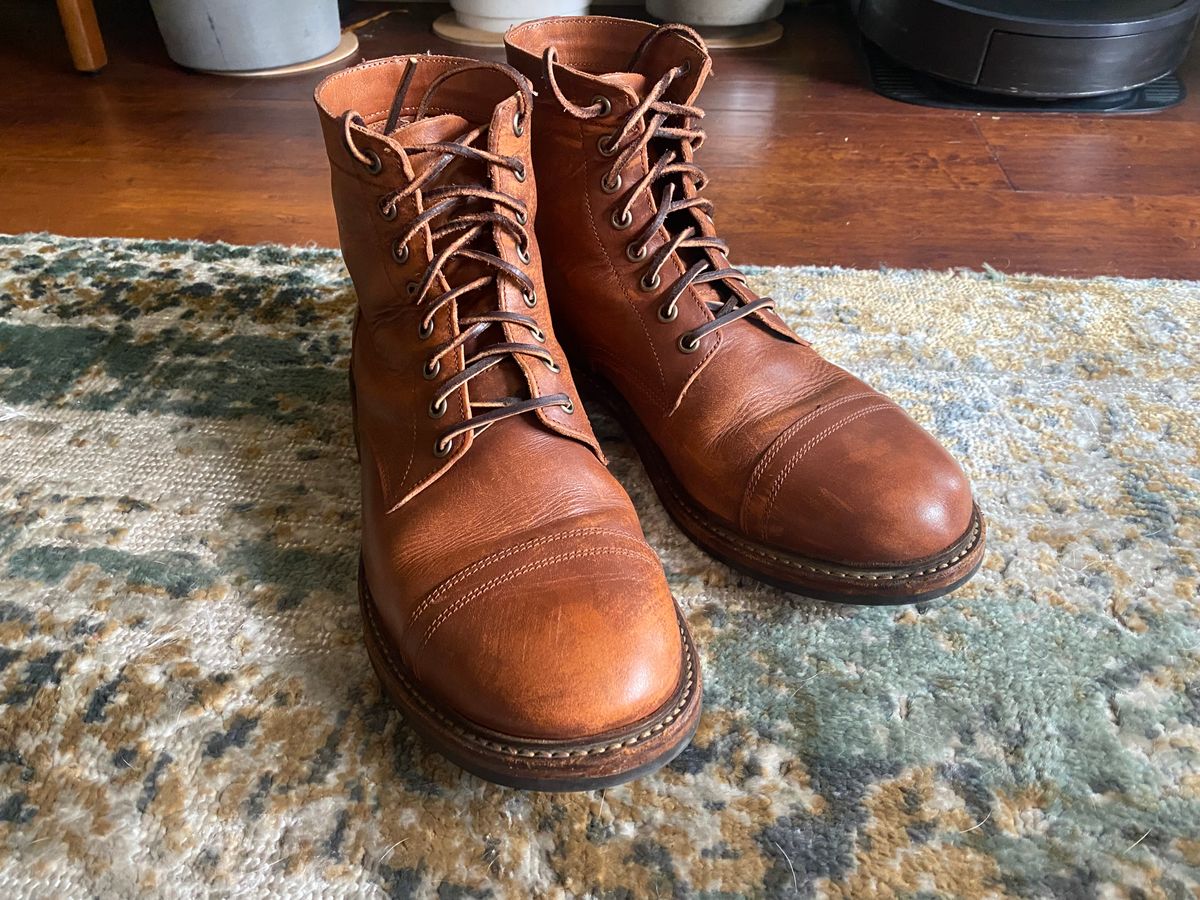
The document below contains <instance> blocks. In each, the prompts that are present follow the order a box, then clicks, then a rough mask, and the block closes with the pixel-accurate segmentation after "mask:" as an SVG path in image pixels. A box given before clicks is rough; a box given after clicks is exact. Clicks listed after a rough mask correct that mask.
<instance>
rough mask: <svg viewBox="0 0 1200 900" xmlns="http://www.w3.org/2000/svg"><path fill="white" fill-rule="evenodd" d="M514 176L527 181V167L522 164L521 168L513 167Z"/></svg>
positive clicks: (518, 179)
mask: <svg viewBox="0 0 1200 900" xmlns="http://www.w3.org/2000/svg"><path fill="white" fill-rule="evenodd" d="M513 178H515V179H517V181H521V182H524V181H525V167H524V166H521V168H519V169H513Z"/></svg>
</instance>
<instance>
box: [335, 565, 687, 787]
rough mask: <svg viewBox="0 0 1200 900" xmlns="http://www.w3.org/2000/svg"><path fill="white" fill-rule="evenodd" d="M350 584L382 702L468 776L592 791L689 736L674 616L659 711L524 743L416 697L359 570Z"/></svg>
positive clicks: (670, 754) (630, 775) (662, 761)
mask: <svg viewBox="0 0 1200 900" xmlns="http://www.w3.org/2000/svg"><path fill="white" fill-rule="evenodd" d="M358 584H359V591H358V596H359V605H360V607H361V611H362V616H363V631H364V635H365V639H366V645H367V654H368V656H369V657H370V659H371V665H372V666H373V667H374V669H375V674H376V675H377V676H378V677H379V680H380V683H381V684H382V685H383V688H384V690H385V692H386V693H387V695H388V697H389V698H390V699H391V701H392V702H393V703H394V704H395V705H396V707H397V708H398V709H399V710H400V712H401V713H402V714H403V715H404V718H405V719H406V720H407V721H408V723H409V725H411V726H412V728H413V730H414V731H416V733H417V734H418V735H419V736H420V737H421V738H422V740H424V741H425V742H426V743H427V744H429V745H430V746H431V747H432V748H433V749H435V750H437V751H438V752H439V753H440V754H442V756H444V757H446V758H447V759H448V760H450V761H451V762H453V763H455V764H456V765H458V766H460V767H462V768H463V769H465V770H467V771H468V772H470V773H472V774H473V775H478V776H479V777H480V778H483V779H485V780H487V781H491V782H495V783H496V784H502V785H505V786H507V787H512V788H519V789H521V790H528V791H591V790H598V789H600V788H607V787H612V786H614V785H618V784H623V783H624V782H627V781H632V780H633V779H635V778H640V777H641V776H643V775H648V774H650V773H651V772H654V771H655V770H657V769H659V768H661V767H663V766H665V765H666V764H667V763H669V762H670V761H671V760H673V759H674V758H675V757H676V756H678V755H679V754H680V753H681V752H682V751H683V749H684V748H685V747H686V746H687V745H688V743H689V742H690V741H691V739H692V735H693V734H695V732H696V726H697V725H698V724H699V721H700V700H701V687H700V660H699V657H698V656H697V654H696V648H695V645H694V644H693V643H692V637H691V634H690V633H689V631H688V628H687V624H686V622H685V621H684V620H683V617H682V615H680V617H679V631H680V635H681V641H682V646H683V657H684V659H683V667H682V676H681V678H680V682H679V685H678V687H677V688H676V690H675V693H674V694H673V695H672V697H671V698H670V699H669V700H668V701H667V703H665V704H664V705H663V707H662V708H661V709H659V710H658V711H656V712H655V713H654V714H652V715H650V716H647V717H646V718H645V719H643V720H642V721H640V722H637V723H635V724H634V725H631V726H629V727H627V728H622V729H620V730H619V731H613V732H609V733H607V734H602V735H596V736H593V737H589V738H587V739H586V740H581V741H547V740H531V739H528V738H520V737H515V736H513V735H507V734H502V733H500V732H496V731H492V730H490V729H487V728H484V727H483V726H481V725H477V724H475V723H473V722H470V721H468V720H466V719H464V718H462V717H460V716H456V715H455V714H454V713H452V712H450V711H449V710H446V709H441V708H439V707H438V706H436V705H435V704H434V703H433V702H432V700H430V699H428V698H426V697H425V696H424V695H422V694H421V693H420V691H419V689H418V688H417V686H416V685H417V682H416V680H415V679H414V678H413V677H412V675H411V674H410V673H409V672H408V671H407V669H406V668H405V666H404V664H403V662H402V661H401V660H400V657H399V654H398V653H396V652H395V651H393V650H392V649H391V647H390V646H389V645H388V642H387V639H386V637H385V636H384V631H383V626H382V625H381V624H380V622H379V619H378V615H377V613H376V611H375V605H374V602H373V601H372V599H371V594H370V590H369V588H368V586H367V583H366V578H365V577H364V573H363V572H362V570H361V568H360V570H359V579H358Z"/></svg>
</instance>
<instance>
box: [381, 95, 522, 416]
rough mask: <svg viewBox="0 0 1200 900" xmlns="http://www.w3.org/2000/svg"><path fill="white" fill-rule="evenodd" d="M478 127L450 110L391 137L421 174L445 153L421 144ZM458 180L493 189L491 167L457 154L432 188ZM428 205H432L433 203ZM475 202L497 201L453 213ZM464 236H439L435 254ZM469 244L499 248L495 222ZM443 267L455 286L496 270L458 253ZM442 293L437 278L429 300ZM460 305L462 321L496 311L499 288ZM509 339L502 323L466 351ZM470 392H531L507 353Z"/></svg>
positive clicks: (483, 398)
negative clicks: (505, 335) (458, 256)
mask: <svg viewBox="0 0 1200 900" xmlns="http://www.w3.org/2000/svg"><path fill="white" fill-rule="evenodd" d="M478 127H479V126H477V125H475V124H473V123H472V122H470V121H469V120H467V119H464V118H463V117H462V116H456V115H450V114H445V115H437V116H429V117H427V118H423V119H418V120H417V121H415V122H409V123H407V124H402V125H400V126H399V127H398V128H396V130H395V131H393V132H392V134H391V137H392V138H393V140H395V141H396V142H397V143H398V144H399V145H400V146H402V147H404V148H405V153H406V154H407V156H408V160H409V164H410V165H411V166H412V168H413V172H414V174H420V173H421V172H423V171H425V170H426V169H427V168H428V167H429V166H431V165H433V164H434V163H436V162H437V161H438V160H439V159H440V158H441V154H440V153H438V152H437V151H436V150H428V151H422V150H419V149H415V148H416V147H417V146H418V145H420V144H436V143H450V142H455V141H458V140H460V139H462V138H464V137H466V136H467V135H469V134H470V133H471V132H473V131H475V130H476V128H478ZM487 139H488V135H487V134H481V135H479V136H478V137H477V138H476V139H475V140H474V141H473V142H472V144H471V146H474V147H478V148H486V147H487V144H488V140H487ZM454 184H465V185H471V186H473V187H482V188H487V189H490V187H491V179H490V178H489V177H488V172H487V166H486V165H484V164H483V163H479V162H475V161H473V160H468V159H462V158H460V157H456V158H455V159H454V161H453V162H451V163H450V165H448V166H447V167H446V168H445V169H444V170H443V171H442V172H441V173H440V174H439V175H438V176H437V177H436V178H434V180H433V181H432V182H431V183H430V184H429V186H428V187H427V190H436V189H437V188H443V187H449V186H450V185H454ZM425 205H426V207H428V204H425ZM475 206H478V209H479V210H484V209H489V208H490V206H491V204H489V203H486V202H485V201H482V200H476V201H471V203H470V204H459V205H458V206H456V207H455V208H454V209H452V210H451V211H450V218H456V217H458V216H461V215H463V214H465V213H467V212H468V211H470V210H471V209H472V208H473V207H475ZM446 221H447V218H446V217H445V216H439V217H437V218H436V219H434V220H433V221H432V222H431V223H430V230H437V228H439V227H440V226H442V225H444V224H445V223H446ZM461 235H462V232H457V233H454V234H451V235H450V236H448V237H445V238H441V239H440V240H438V241H436V242H435V244H434V248H433V252H434V256H435V257H436V255H437V254H438V253H439V252H440V251H441V250H443V249H444V248H445V247H446V246H447V245H448V244H450V243H451V242H453V241H454V240H456V239H457V238H459V237H461ZM469 246H472V247H474V248H475V249H479V250H482V251H484V252H485V253H496V252H497V247H496V245H495V242H494V240H493V238H492V231H491V228H490V227H489V228H488V229H487V230H486V231H485V233H484V234H483V235H481V236H480V237H478V238H476V239H475V240H474V241H472V242H471V244H470V245H469ZM442 271H443V274H444V275H445V277H446V280H447V281H448V282H449V283H450V286H451V287H457V286H458V285H462V284H466V283H467V282H470V281H474V280H475V279H477V278H479V277H480V276H483V275H493V274H494V273H495V271H496V270H495V269H492V268H490V267H488V266H485V265H483V264H482V263H479V262H476V261H474V260H470V259H461V258H456V259H453V260H451V261H450V263H449V264H448V265H447V266H446V267H445V268H444V269H443V270H442ZM441 292H442V288H441V286H440V285H439V284H437V283H436V282H435V284H434V286H433V287H432V288H431V291H430V296H429V299H430V300H432V299H434V298H436V297H437V296H438V294H440V293H441ZM457 306H458V317H459V319H460V320H461V319H463V318H465V317H467V316H472V315H479V314H481V313H485V312H494V311H496V309H498V307H499V299H498V296H497V291H496V288H495V287H494V286H488V287H484V288H480V289H478V290H475V291H471V292H470V293H468V294H466V295H464V296H463V297H461V298H459V300H458V301H457ZM503 340H504V335H503V332H502V330H501V326H499V325H491V326H489V327H488V329H487V330H486V331H485V332H483V334H482V335H480V336H479V337H477V338H474V339H472V340H470V341H468V342H467V343H466V344H465V345H464V347H463V351H464V353H465V355H466V357H467V358H468V359H469V358H470V357H471V356H473V355H475V354H476V353H478V352H479V350H481V349H482V348H484V347H486V346H489V345H491V344H495V343H498V342H500V341H503ZM470 392H471V399H472V402H474V403H479V402H487V401H496V400H501V399H503V398H505V397H519V398H522V399H524V398H525V397H526V396H527V395H528V393H529V391H528V387H527V386H526V380H525V377H524V373H522V372H521V369H520V366H518V365H517V363H516V362H515V360H513V359H512V357H505V358H504V359H503V361H502V362H500V364H499V365H496V366H493V367H492V368H491V369H489V370H488V371H486V372H483V373H482V374H480V375H477V376H475V377H474V378H472V379H471V383H470Z"/></svg>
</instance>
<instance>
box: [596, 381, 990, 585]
mask: <svg viewBox="0 0 1200 900" xmlns="http://www.w3.org/2000/svg"><path fill="white" fill-rule="evenodd" d="M574 373H575V380H576V382H577V383H578V384H579V385H580V387H581V389H583V390H584V391H585V392H586V393H587V394H588V395H590V396H593V397H595V398H597V399H599V400H600V401H601V402H602V403H604V405H605V406H607V407H608V408H609V409H610V410H611V411H612V412H613V415H614V416H615V417H616V419H617V421H618V422H619V423H620V425H621V427H622V428H623V429H624V430H625V433H626V434H627V435H629V438H630V440H631V441H632V443H633V446H634V449H636V450H637V453H638V456H639V457H640V458H641V461H642V466H643V467H644V468H645V470H646V474H647V475H648V476H649V478H650V483H651V484H652V485H653V486H654V491H655V493H656V494H658V499H659V500H660V501H661V502H662V504H663V507H664V508H665V509H666V511H667V514H668V515H669V516H670V517H671V519H672V521H674V522H675V524H676V525H677V526H678V527H679V529H680V530H681V531H682V532H683V533H684V534H685V535H687V537H688V539H689V540H691V541H692V543H694V544H696V546H698V547H700V549H702V550H704V551H705V552H706V553H708V554H709V555H711V556H713V557H715V558H716V559H718V560H720V561H721V562H723V563H725V564H726V565H728V566H729V567H731V568H733V569H735V570H737V571H739V572H743V573H745V574H747V575H750V576H751V577H753V578H756V579H758V580H759V581H762V582H764V583H766V584H769V585H771V586H772V587H776V588H779V589H780V590H784V591H788V592H790V593H795V594H800V595H802V596H805V597H812V598H814V599H816V600H826V601H830V602H833V603H847V604H851V605H855V606H898V605H902V604H909V603H922V602H925V601H927V600H935V599H937V598H938V597H942V596H945V595H946V594H949V593H951V592H952V591H955V590H957V589H958V588H960V587H962V585H964V584H965V583H966V582H967V581H969V580H970V579H971V577H972V576H973V575H974V574H975V572H976V571H978V569H979V566H980V565H981V564H982V562H983V551H984V546H985V544H986V536H987V524H986V522H985V521H984V518H983V514H982V513H981V512H980V511H979V508H978V507H975V508H974V509H973V511H972V516H971V524H970V526H969V527H968V528H967V531H966V532H965V533H964V534H963V535H962V536H961V537H960V538H959V539H958V540H957V541H955V542H954V544H953V545H951V546H950V547H949V548H947V549H946V550H945V551H943V552H942V553H939V554H937V555H936V556H933V557H930V558H928V559H924V560H918V561H916V562H913V563H910V564H908V565H905V566H893V567H872V568H865V567H862V568H860V567H855V566H848V565H846V564H844V563H837V562H829V561H827V560H820V559H811V558H808V557H804V556H798V555H796V554H792V553H788V552H786V551H783V550H780V549H778V548H775V547H771V546H768V545H765V544H761V543H758V542H756V541H754V540H752V539H750V538H748V537H747V536H746V535H744V534H742V533H740V532H736V531H734V530H733V529H731V528H729V527H727V526H726V525H724V524H723V523H722V522H720V521H718V520H716V519H715V518H714V517H713V516H712V514H711V513H708V512H707V511H705V510H704V509H703V507H702V506H700V504H698V503H696V502H695V501H694V500H692V499H691V497H690V496H689V495H688V493H687V492H686V491H685V490H684V488H683V485H682V484H681V483H680V482H679V481H678V479H676V477H675V475H674V473H673V472H672V471H671V467H670V465H669V463H668V462H667V460H666V457H665V456H664V455H663V453H662V451H661V450H659V449H658V446H657V445H656V444H655V443H654V439H653V438H651V437H650V435H649V433H648V432H647V431H646V430H645V428H643V427H642V424H641V422H640V421H639V420H638V418H637V416H636V414H635V413H634V412H633V410H632V409H630V407H629V405H628V404H627V403H626V402H625V400H624V399H623V398H622V397H621V396H620V394H619V393H617V391H616V390H615V389H614V388H612V387H611V386H610V385H608V384H607V383H605V382H604V381H603V380H602V379H601V378H599V377H598V376H596V375H595V374H593V373H590V372H587V371H586V370H583V369H582V368H580V367H575V368H574Z"/></svg>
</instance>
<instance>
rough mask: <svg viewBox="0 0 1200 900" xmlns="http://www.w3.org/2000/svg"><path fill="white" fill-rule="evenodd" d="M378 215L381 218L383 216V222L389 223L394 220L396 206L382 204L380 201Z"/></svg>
mask: <svg viewBox="0 0 1200 900" xmlns="http://www.w3.org/2000/svg"><path fill="white" fill-rule="evenodd" d="M379 214H380V215H381V216H383V220H384V221H385V222H391V221H392V220H393V219H395V218H396V204H395V203H384V202H382V201H380V203H379Z"/></svg>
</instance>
